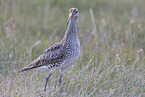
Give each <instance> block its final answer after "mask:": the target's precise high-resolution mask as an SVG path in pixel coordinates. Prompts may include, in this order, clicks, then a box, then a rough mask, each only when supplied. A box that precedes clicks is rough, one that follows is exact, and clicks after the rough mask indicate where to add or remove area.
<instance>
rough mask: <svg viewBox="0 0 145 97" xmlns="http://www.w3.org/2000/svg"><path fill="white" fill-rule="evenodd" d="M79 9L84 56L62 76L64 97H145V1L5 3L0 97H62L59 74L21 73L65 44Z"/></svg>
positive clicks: (0, 23)
mask: <svg viewBox="0 0 145 97" xmlns="http://www.w3.org/2000/svg"><path fill="white" fill-rule="evenodd" d="M71 7H76V8H78V9H79V12H80V16H79V18H78V23H77V24H78V28H79V32H78V35H79V39H80V43H81V54H80V57H79V60H78V61H77V63H76V64H74V65H72V66H71V67H70V68H68V69H67V70H66V71H65V73H64V75H63V80H62V84H63V95H64V97H144V96H145V61H144V60H145V55H144V51H145V3H144V0H137V1H136V0H0V97H38V96H41V95H44V96H46V97H57V96H59V95H60V93H59V91H60V87H59V84H58V78H59V76H60V72H56V73H54V74H53V75H52V76H51V78H50V80H49V82H48V86H47V90H46V92H43V89H44V84H45V77H46V76H47V75H48V74H49V72H39V71H33V72H31V71H30V72H24V73H21V74H18V73H17V70H19V69H21V68H22V67H24V66H26V65H27V64H29V63H30V62H31V61H32V60H34V59H36V58H37V57H38V56H39V55H40V54H42V53H43V51H44V50H45V49H47V48H48V47H49V46H51V45H52V44H53V43H55V42H58V41H60V40H61V39H62V37H63V35H64V33H65V31H66V28H67V19H68V9H69V8H71Z"/></svg>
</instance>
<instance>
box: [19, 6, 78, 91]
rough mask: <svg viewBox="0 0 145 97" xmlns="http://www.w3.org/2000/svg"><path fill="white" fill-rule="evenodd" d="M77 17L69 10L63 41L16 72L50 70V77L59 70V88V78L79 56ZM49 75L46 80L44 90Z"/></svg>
mask: <svg viewBox="0 0 145 97" xmlns="http://www.w3.org/2000/svg"><path fill="white" fill-rule="evenodd" d="M78 16H79V12H78V9H76V8H71V9H69V19H68V28H67V30H66V33H65V36H64V37H63V39H62V40H61V41H60V42H58V43H55V44H54V45H52V46H51V47H49V48H48V49H46V50H45V51H44V53H43V54H42V55H40V56H39V57H38V58H37V59H36V60H34V61H33V62H31V63H30V64H29V65H28V66H26V67H24V68H22V69H20V70H19V71H18V72H23V71H27V70H40V71H47V70H50V75H51V74H52V73H53V72H55V71H58V70H61V71H62V73H61V77H60V80H59V82H60V86H61V78H62V74H63V72H64V70H65V69H66V68H68V67H69V66H70V65H72V64H74V63H75V62H76V61H77V59H78V58H79V54H80V42H79V38H78V35H77V25H76V22H77V17H78ZM50 75H49V76H48V77H47V78H46V84H45V90H46V85H47V81H48V79H49V77H50ZM61 90H62V89H61Z"/></svg>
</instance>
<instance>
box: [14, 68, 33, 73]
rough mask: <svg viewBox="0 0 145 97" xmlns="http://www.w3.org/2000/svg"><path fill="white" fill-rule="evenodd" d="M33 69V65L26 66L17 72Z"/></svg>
mask: <svg viewBox="0 0 145 97" xmlns="http://www.w3.org/2000/svg"><path fill="white" fill-rule="evenodd" d="M31 69H33V68H31V67H24V68H22V69H20V70H18V71H17V72H18V73H21V72H24V71H27V70H31Z"/></svg>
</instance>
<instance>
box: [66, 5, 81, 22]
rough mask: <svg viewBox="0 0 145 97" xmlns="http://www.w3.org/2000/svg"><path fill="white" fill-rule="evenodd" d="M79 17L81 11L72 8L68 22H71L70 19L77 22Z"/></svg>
mask: <svg viewBox="0 0 145 97" xmlns="http://www.w3.org/2000/svg"><path fill="white" fill-rule="evenodd" d="M78 16H79V11H78V9H77V8H70V9H69V18H68V22H67V23H69V21H70V19H74V20H77V17H78Z"/></svg>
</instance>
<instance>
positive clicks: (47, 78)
mask: <svg viewBox="0 0 145 97" xmlns="http://www.w3.org/2000/svg"><path fill="white" fill-rule="evenodd" d="M51 74H52V73H50V74H49V75H48V76H47V77H46V83H45V87H44V91H46V86H47V82H48V80H49V78H50V76H51Z"/></svg>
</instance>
